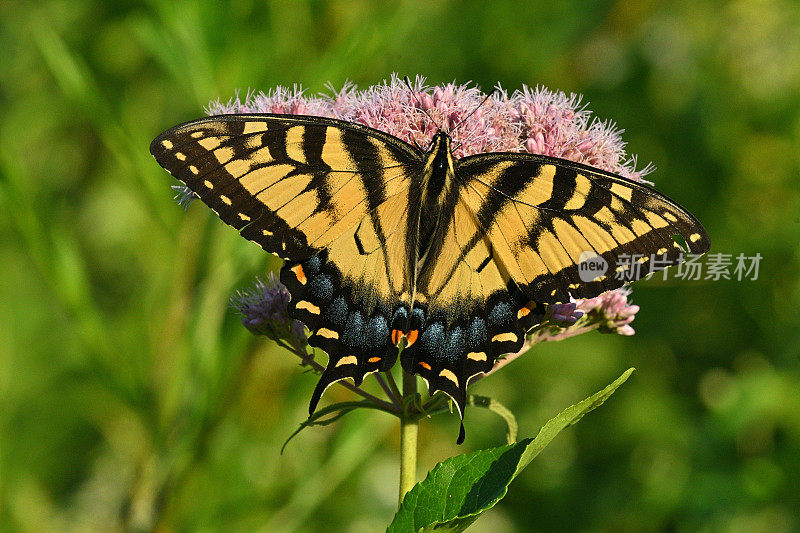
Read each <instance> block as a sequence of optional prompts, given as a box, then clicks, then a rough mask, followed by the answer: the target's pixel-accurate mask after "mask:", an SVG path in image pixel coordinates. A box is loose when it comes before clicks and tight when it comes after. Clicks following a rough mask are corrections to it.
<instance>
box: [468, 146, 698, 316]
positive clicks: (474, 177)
mask: <svg viewBox="0 0 800 533" xmlns="http://www.w3.org/2000/svg"><path fill="white" fill-rule="evenodd" d="M457 176H458V177H459V179H460V180H462V183H463V185H464V192H463V195H464V199H465V201H466V202H467V204H468V205H469V206H470V207H471V209H472V210H473V211H474V212H475V214H476V218H477V220H478V223H479V225H480V227H481V228H482V229H483V231H485V233H486V234H487V235H488V236H489V238H490V240H491V241H492V243H493V244H494V246H495V250H496V252H497V260H498V261H500V262H502V263H503V265H505V267H506V268H507V269H508V271H509V272H510V274H511V277H512V278H513V280H514V281H515V282H516V283H517V284H518V286H519V287H520V289H522V290H523V292H524V293H525V294H526V295H527V296H528V297H529V298H531V299H532V300H535V301H537V302H543V303H555V302H567V301H569V300H570V297H574V298H591V297H594V296H597V295H599V294H601V293H602V292H605V291H607V290H610V289H615V288H618V287H621V286H622V285H623V284H624V283H626V282H629V281H635V280H636V279H640V278H642V277H644V276H646V275H647V274H649V273H651V272H654V271H657V270H662V269H664V268H666V267H668V266H671V265H675V264H677V263H679V262H680V261H682V260H683V254H684V253H694V254H702V253H705V252H706V251H707V250H708V247H709V241H708V235H707V234H706V232H705V230H704V229H703V227H702V225H700V223H699V222H697V220H696V219H695V218H694V217H693V216H692V215H691V214H690V213H688V212H687V211H686V210H685V209H683V208H682V207H680V206H679V205H677V204H676V203H675V202H673V201H672V200H670V199H669V198H667V197H665V196H664V195H662V194H660V193H658V192H657V191H655V190H654V189H652V188H650V187H648V186H646V185H643V184H641V183H637V182H635V181H632V180H629V179H626V178H622V177H620V176H616V175H614V174H610V173H606V172H603V171H600V170H597V169H592V168H590V167H585V166H583V165H579V164H577V163H572V162H569V161H565V160H561V159H556V158H550V157H546V156H536V155H526V154H486V155H479V156H473V157H469V158H466V159H464V160H462V161H461V162H460V165H459V167H458V174H457ZM675 236H679V237H681V238H682V239H683V240H685V242H686V244H687V245H688V249H687V250H684V249H682V248H681V246H680V245H679V244H678V243H677V242H676V240H675ZM594 256H599V257H601V258H602V259H603V261H604V262H605V264H606V265H607V267H606V268H605V269H604V271H603V272H596V273H595V274H596V275H594V276H593V277H587V275H586V273H585V272H583V273H582V272H581V270H580V268H581V263H582V262H583V261H585V260H586V258H591V257H594Z"/></svg>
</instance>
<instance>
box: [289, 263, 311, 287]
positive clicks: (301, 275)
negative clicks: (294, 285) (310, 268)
mask: <svg viewBox="0 0 800 533" xmlns="http://www.w3.org/2000/svg"><path fill="white" fill-rule="evenodd" d="M292 272H294V276H295V277H296V278H297V281H299V282H300V284H301V285H305V284H306V281H308V278H306V272H305V270H303V265H295V266H293V267H292Z"/></svg>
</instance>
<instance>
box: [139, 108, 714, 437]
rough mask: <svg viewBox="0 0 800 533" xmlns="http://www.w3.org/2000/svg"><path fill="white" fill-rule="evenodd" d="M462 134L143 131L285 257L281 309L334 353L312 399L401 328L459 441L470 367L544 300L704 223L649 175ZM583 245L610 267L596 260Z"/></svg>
mask: <svg viewBox="0 0 800 533" xmlns="http://www.w3.org/2000/svg"><path fill="white" fill-rule="evenodd" d="M452 149H453V146H452V141H451V138H450V136H449V135H448V134H447V133H445V132H443V131H441V130H440V131H439V132H438V133H437V134H436V135H435V136H434V137H433V139H432V142H431V144H430V147H429V148H428V149H422V148H420V147H418V146H412V145H411V144H408V143H406V142H404V141H402V140H400V139H398V138H396V137H394V136H392V135H389V134H387V133H384V132H382V131H378V130H376V129H372V128H369V127H366V126H363V125H360V124H357V123H352V122H346V121H342V120H337V119H332V118H324V117H315V116H301V115H280V114H236V115H219V116H211V117H207V118H202V119H199V120H194V121H191V122H187V123H185V124H181V125H178V126H175V127H174V128H172V129H169V130H167V131H165V132H164V133H162V134H161V135H159V136H158V137H156V138H155V140H153V142H152V144H151V145H150V152H151V153H152V154H153V156H154V157H155V159H156V160H157V161H158V163H159V164H160V165H161V166H162V167H164V168H165V169H166V170H167V171H169V173H170V174H172V175H173V176H174V177H176V178H177V179H179V180H180V181H182V182H183V183H184V184H186V186H187V187H188V188H189V189H191V190H192V191H194V193H196V194H197V196H199V197H200V199H201V200H202V201H203V202H205V203H206V204H207V205H208V206H209V207H211V209H213V210H214V212H215V213H217V215H219V217H220V218H221V219H222V220H223V221H224V222H226V223H227V224H229V225H231V226H233V227H234V228H236V229H237V230H239V231H240V232H241V235H242V236H243V237H245V238H246V239H249V240H251V241H253V242H255V243H257V244H259V245H260V246H261V247H262V248H263V249H264V250H266V251H267V252H270V253H272V254H275V255H277V256H279V257H280V258H282V259H283V260H284V262H285V263H284V265H283V267H282V268H281V275H280V279H281V282H282V283H283V284H284V285H286V287H287V288H288V290H289V292H290V293H291V302H290V303H289V313H290V315H291V316H292V317H294V318H296V319H298V320H300V321H302V322H303V323H304V324H305V325H306V326H307V327H308V329H309V331H310V332H311V334H310V336H309V344H310V345H312V346H315V347H319V348H321V349H322V350H324V351H325V352H326V353H327V354H328V357H329V359H328V363H327V366H326V368H325V370H324V372H323V373H322V375H321V377H320V379H319V382H318V383H317V386H316V388H315V390H314V393H313V395H312V397H311V402H310V406H309V413H311V414H313V412H314V410H315V409H316V406H317V404H318V402H319V400H320V398H321V396H322V394H323V392H324V391H325V389H326V388H327V387H328V386H330V385H331V384H332V383H335V382H337V381H339V380H343V379H346V378H350V379H352V380H353V381H354V382H355V383H356V385H359V384H360V383H361V382H362V381H363V379H364V377H365V376H367V375H368V374H370V373H373V372H385V371H388V370H389V369H391V368H392V366H393V365H394V364H395V362H396V360H397V358H398V352H400V350H399V347H400V346H401V345H402V346H403V349H402V352H400V353H401V355H400V359H401V361H400V362H401V365H402V368H403V369H404V370H405V371H406V372H409V373H411V374H416V375H419V376H421V377H422V378H423V379H424V380H425V381H426V383H427V385H428V388H429V392H430V393H431V394H434V393H435V392H437V391H442V392H444V393H445V394H447V395H448V396H449V397H450V398H451V399H452V400H453V402H454V404H455V406H456V407H457V409H458V412H459V415H460V417H461V420H462V424H461V431H460V434H459V439H458V442H459V443H460V442H462V441H463V439H464V426H463V415H464V407H465V404H466V401H467V395H466V390H467V385H468V383H469V381H470V379H471V378H472V377H474V376H476V375H477V374H480V373H484V372H488V371H489V370H490V369H491V368H492V366H493V365H494V363H495V361H496V360H497V359H498V358H499V357H501V356H503V355H505V354H509V353H515V352H517V351H519V350H520V349H521V347H522V345H523V341H524V337H525V333H526V332H527V331H528V330H529V329H530V328H531V327H533V326H534V325H536V324H537V323H539V322H540V321H541V320H542V318H543V316H544V309H545V307H546V305H548V304H553V303H558V302H569V301H570V299H571V298H591V297H594V296H597V295H599V294H601V293H603V292H605V291H608V290H612V289H616V288H618V287H621V286H622V285H623V284H624V283H625V281H626V280H625V278H624V277H622V276H617V275H615V274H616V273H618V272H619V271H620V270H624V269H625V268H628V267H629V266H630V264H626V262H625V261H624V260H623V259H622V258H624V257H628V258H630V257H635V258H638V259H637V261H636V263H637V265H638V266H637V269H636V272H635V277H634V279H637V278H639V277H643V276H646V275H647V274H649V273H651V272H655V271H657V270H661V269H663V268H666V267H667V266H671V265H675V264H677V263H679V262H680V261H681V260H682V259H683V254H684V252H691V253H694V254H702V253H705V252H706V251H707V250H708V249H709V238H708V234H707V233H706V231H705V229H704V228H703V226H702V225H701V224H700V223H699V222H698V221H697V219H696V218H695V217H694V216H692V215H691V214H690V213H689V212H688V211H686V210H685V209H683V208H682V207H680V206H679V205H678V204H677V203H675V202H674V201H672V200H670V199H669V198H667V197H666V196H664V195H663V194H661V193H659V192H657V191H656V190H654V189H653V188H651V187H648V186H647V185H644V184H642V183H638V182H635V181H632V180H630V179H626V178H624V177H621V176H618V175H615V174H612V173H609V172H605V171H602V170H599V169H596V168H592V167H589V166H585V165H582V164H578V163H575V162H572V161H568V160H564V159H558V158H554V157H548V156H543V155H533V154H527V153H505V152H502V153H501V152H495V153H483V154H478V155H472V156H468V157H463V158H460V159H456V158H455V157H454V156H453V154H452ZM680 240H683V243H684V244H683V245H684V246H685V247H686V249H684V248H683V247H682V244H679V242H678V241H680ZM587 254H588V255H587ZM656 256H657V257H658V261H657V262H656V261H654V259H653V258H654V257H656ZM587 257H589V258H593V259H594V260H595V263H593V264H594V265H595V266H596V265H597V264H598V261H599V264H602V265H605V267H606V268H604V269H603V270H602V271H599V272H595V273H596V274H597V275H594V274H595V273H592V275H591V276H587V275H586V272H585V269H583V270H582V267H585V266H586V258H587ZM628 263H630V261H628ZM628 279H630V278H628Z"/></svg>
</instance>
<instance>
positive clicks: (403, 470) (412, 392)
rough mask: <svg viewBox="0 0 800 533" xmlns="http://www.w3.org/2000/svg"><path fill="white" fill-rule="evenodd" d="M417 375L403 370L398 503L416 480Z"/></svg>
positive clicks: (401, 501)
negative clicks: (414, 404)
mask: <svg viewBox="0 0 800 533" xmlns="http://www.w3.org/2000/svg"><path fill="white" fill-rule="evenodd" d="M416 394H417V377H416V376H414V375H412V374H408V373H407V372H403V413H402V415H401V416H400V503H403V498H404V497H405V495H406V493H407V492H408V491H410V490H411V489H412V488H413V487H414V485H415V484H416V482H417V430H418V428H419V418H418V417H417V416H416V415H417V413H416V412H415V409H413V399H414V397H415V396H416Z"/></svg>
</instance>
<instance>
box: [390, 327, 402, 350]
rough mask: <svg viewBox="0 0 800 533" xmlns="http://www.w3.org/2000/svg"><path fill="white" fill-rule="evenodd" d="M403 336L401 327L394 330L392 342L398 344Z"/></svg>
mask: <svg viewBox="0 0 800 533" xmlns="http://www.w3.org/2000/svg"><path fill="white" fill-rule="evenodd" d="M402 338H403V332H402V331H400V330H399V329H393V330H392V344H394V345H395V346H398V345H399V344H400V339H402Z"/></svg>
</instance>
